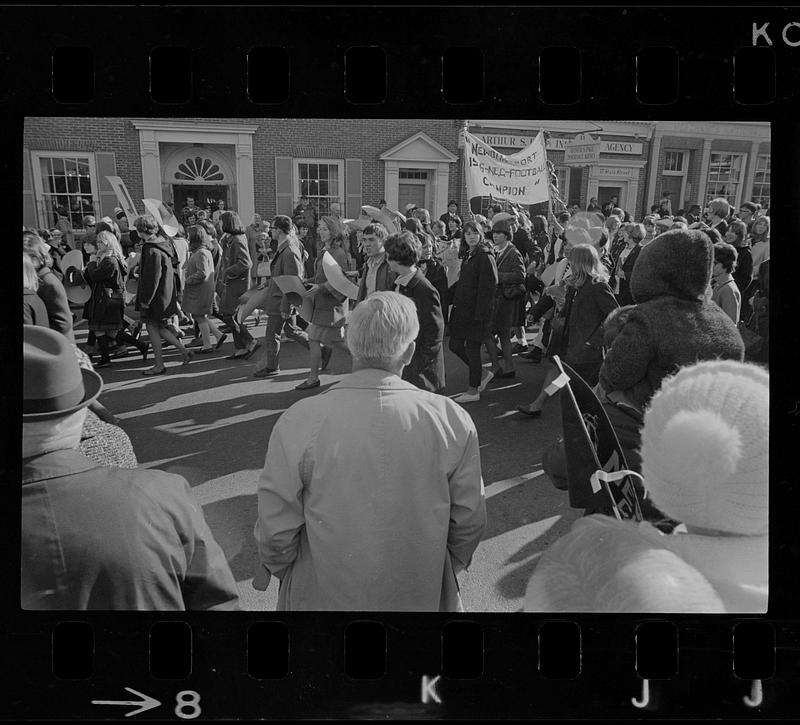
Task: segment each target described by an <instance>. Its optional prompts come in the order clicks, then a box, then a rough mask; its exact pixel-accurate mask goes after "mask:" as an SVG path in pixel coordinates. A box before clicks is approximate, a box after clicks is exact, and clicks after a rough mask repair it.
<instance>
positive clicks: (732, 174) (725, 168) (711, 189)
mask: <svg viewBox="0 0 800 725" xmlns="http://www.w3.org/2000/svg"><path fill="white" fill-rule="evenodd" d="M744 160H745V155H744V154H725V153H712V154H711V163H710V164H709V167H708V186H707V187H706V198H705V203H706V204H708V202H709V201H711V200H712V199H717V198H719V197H722V198H724V199H727V200H728V202H729V203H730V204H731V205H733V206H734V207H737V206H738V205H739V196H740V194H741V186H742V177H743V175H744V166H745V163H744Z"/></svg>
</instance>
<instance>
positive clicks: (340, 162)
mask: <svg viewBox="0 0 800 725" xmlns="http://www.w3.org/2000/svg"><path fill="white" fill-rule="evenodd" d="M300 164H326V165H328V166H336V167H338V169H339V195H338V198H337V199H336V201H337V202H338V203H339V206H341V207H342V209H344V203H345V197H346V196H347V194H346V189H347V186H346V184H345V178H344V171H345V169H344V159H312V158H293V159H292V196H293V197H294V198H293V199H292V205H295V204H297V202H298V201H299V200H300V193H301V192H300ZM328 196H330V194H328ZM331 198H333V197H331Z"/></svg>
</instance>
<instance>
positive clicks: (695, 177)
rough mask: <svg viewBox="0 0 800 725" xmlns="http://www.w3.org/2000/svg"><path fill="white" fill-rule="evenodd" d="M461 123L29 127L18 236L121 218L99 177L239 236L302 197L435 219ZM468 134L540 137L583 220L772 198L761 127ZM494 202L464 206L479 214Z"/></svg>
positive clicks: (625, 126)
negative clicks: (585, 214)
mask: <svg viewBox="0 0 800 725" xmlns="http://www.w3.org/2000/svg"><path fill="white" fill-rule="evenodd" d="M464 123H465V121H464V120H462V119H384V120H380V119H368V120H363V119H264V118H240V119H223V118H203V119H191V118H169V119H153V118H149V119H147V118H142V119H137V118H63V117H31V118H27V119H26V121H25V128H24V138H23V154H24V158H23V161H24V165H23V167H24V173H23V192H24V193H23V223H24V224H25V225H30V226H35V227H51V226H53V224H54V223H55V215H54V211H55V209H56V208H58V207H61V208H62V209H66V210H67V211H68V213H69V214H70V216H71V221H72V223H73V226H74V227H75V228H76V229H78V230H79V229H80V226H81V219H82V217H83V215H84V214H85V213H88V212H92V213H94V214H95V215H97V216H102V215H111V214H112V213H113V209H114V207H116V206H118V202H117V199H116V196H115V194H114V192H113V189H112V188H111V186H110V184H109V183H108V181H107V179H106V176H119V177H121V178H122V179H123V181H124V182H125V184H126V186H127V188H128V190H129V191H130V194H131V196H132V198H133V200H134V202H135V204H136V206H137V208H138V209H139V211H142V212H143V211H144V208H143V205H142V203H141V199H143V198H158V199H163V200H165V201H172V202H173V203H174V204H175V206H176V208H178V209H180V208H181V207H182V206H183V204H184V202H185V199H186V197H187V196H189V195H191V196H193V197H194V198H195V200H196V201H197V202H198V203H199V204H200V205H201V206H205V205H206V204H207V203H209V202H211V205H212V206H213V202H214V201H216V200H218V199H222V200H223V201H224V202H225V204H226V207H227V208H235V209H237V210H238V211H239V213H240V215H241V216H242V219H243V220H244V221H245V223H249V221H250V220H251V219H252V216H253V214H254V213H256V212H257V213H260V214H262V215H265V216H267V217H270V216H273V215H274V214H276V213H291V211H292V209H293V208H294V206H295V205H296V204H297V201H298V199H299V197H300V195H301V193H305V194H307V195H308V196H309V197H310V198H311V199H312V201H313V203H315V204H316V205H317V206H318V207H319V208H320V209H321V210H322V211H327V209H328V208H329V206H330V204H331V203H332V202H333V201H338V202H339V203H340V204H341V205H342V211H343V214H344V216H346V217H355V216H358V213H359V209H360V207H361V206H362V205H365V204H372V205H377V204H378V202H379V201H380V200H381V199H386V201H387V202H388V205H389V206H390V207H391V208H395V209H400V210H402V209H403V208H404V207H405V205H406V204H407V203H415V204H417V205H418V206H424V207H426V208H427V209H429V210H430V212H431V214H432V215H434V216H435V217H438V216H439V215H440V214H442V213H443V212H444V211H445V210H446V207H447V202H448V201H449V200H450V199H456V200H458V201H459V204H460V206H461V208H467V207H469V205H470V202H469V200H467V199H466V197H465V185H464V179H463V160H462V152H461V149H460V148H459V130H460V129H461V127H462V126H463V125H464ZM466 123H467V125H468V127H469V129H470V131H471V133H473V134H475V135H477V136H479V137H481V138H483V139H484V140H485V141H486V142H487V143H489V145H491V146H494V147H495V148H497V149H498V150H500V151H502V152H510V151H516V150H519V149H520V148H521V147H522V146H524V145H525V144H526V143H528V142H529V141H530V139H531V138H532V137H533V136H534V135H535V134H536V133H537V132H538V130H539V129H540V128H544V129H545V130H547V131H548V133H549V136H550V140H549V142H548V157H549V159H550V160H551V161H553V163H554V164H555V166H556V169H557V172H558V174H559V182H560V188H561V190H562V195H563V197H564V200H565V201H566V202H567V203H568V204H572V203H574V204H577V205H578V206H580V207H582V208H585V207H586V205H587V203H588V201H589V199H591V198H592V197H596V198H598V200H599V201H600V203H601V204H602V203H604V202H605V201H607V200H608V198H609V197H610V196H612V195H616V196H618V197H619V200H620V203H621V205H622V206H623V207H624V208H625V209H627V210H628V211H630V212H631V213H632V214H633V215H634V216H636V217H641V215H642V214H643V213H645V211H646V210H648V209H649V207H650V205H651V204H652V203H653V202H654V201H658V199H659V198H660V195H661V193H662V191H663V190H664V189H669V190H670V191H672V192H673V194H672V199H673V200H674V201H673V208H674V209H675V211H677V210H678V209H679V208H686V209H687V210H688V208H689V206H690V205H691V203H700V204H703V203H704V201H705V200H707V199H708V198H711V196H716V195H724V196H728V197H729V198H730V199H731V201H732V202H733V203H734V204H736V205H738V204H740V203H741V201H744V200H746V199H750V198H752V197H754V196H757V197H759V198H762V199H766V200H767V204H766V205H767V206H768V199H769V153H770V147H769V125H768V124H766V123H761V124H755V123H705V122H703V123H688V122H687V123H677V122H660V121H659V122H638V121H500V120H489V121H485V120H468V121H466ZM586 131H589V132H592V133H593V135H594V136H595V137H597V138H598V139H599V140H600V142H601V152H600V156H599V160H598V161H597V163H594V164H592V165H590V166H584V167H580V166H567V165H566V164H565V163H564V154H565V150H564V149H565V146H566V144H567V143H568V142H569V140H570V139H571V138H573V137H574V136H575V135H576V134H578V133H581V132H586ZM487 201H488V200H483V201H481V200H472V202H471V203H472V205H473V207H474V208H475V210H476V211H477V209H479V208H482V207H484V206H485V205H486V202H487Z"/></svg>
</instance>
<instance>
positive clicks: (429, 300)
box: [398, 269, 445, 393]
mask: <svg viewBox="0 0 800 725" xmlns="http://www.w3.org/2000/svg"><path fill="white" fill-rule="evenodd" d="M398 291H399V292H400V294H402V295H405V296H406V297H410V298H411V299H412V300H414V304H415V305H416V306H417V318H418V319H419V335H417V340H416V343H417V346H416V349H415V350H414V357H413V358H411V362H410V363H409V364H408V365H406V367H405V368H404V370H403V380H407V381H408V382H409V383H412V384H413V385H416V386H417V387H418V388H421V389H422V390H428V391H430V392H432V393H438V392H439V391H441V390H443V389H444V386H445V379H444V348H443V347H442V338H443V337H444V318H443V316H442V305H441V300H440V298H439V293H438V292H437V290H436V288H435V287H434V286H433V285H432V284H431V283H430V282H429V281H428V280H427V279H426V278H425V275H424V274H422V271H421V270H419V269H418V270H417V273H416V274H415V275H414V276H413V277H412V278H411V280H410V281H409V283H408V284H407V285H405V286H404V287H402V286H401V287H400V288H399V290H398Z"/></svg>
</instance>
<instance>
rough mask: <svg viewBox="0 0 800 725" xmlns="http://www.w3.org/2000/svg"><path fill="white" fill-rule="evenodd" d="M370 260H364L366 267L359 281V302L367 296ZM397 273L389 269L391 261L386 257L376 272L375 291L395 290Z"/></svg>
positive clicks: (357, 298)
mask: <svg viewBox="0 0 800 725" xmlns="http://www.w3.org/2000/svg"><path fill="white" fill-rule="evenodd" d="M368 265H369V261H368V260H367V261H365V262H364V267H363V268H362V270H361V279H360V280H359V281H358V297H356V301H357V302H361V301H362V300H365V299H366V298H367V273H368V272H369V266H368ZM396 278H397V274H396V273H394V272H392V270H391V269H389V261H388V260H387V259H384V260H383V262H381V263H380V266H379V267H378V269H377V272H376V274H375V291H376V292H391V291H393V290H394V281H395V279H396Z"/></svg>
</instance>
